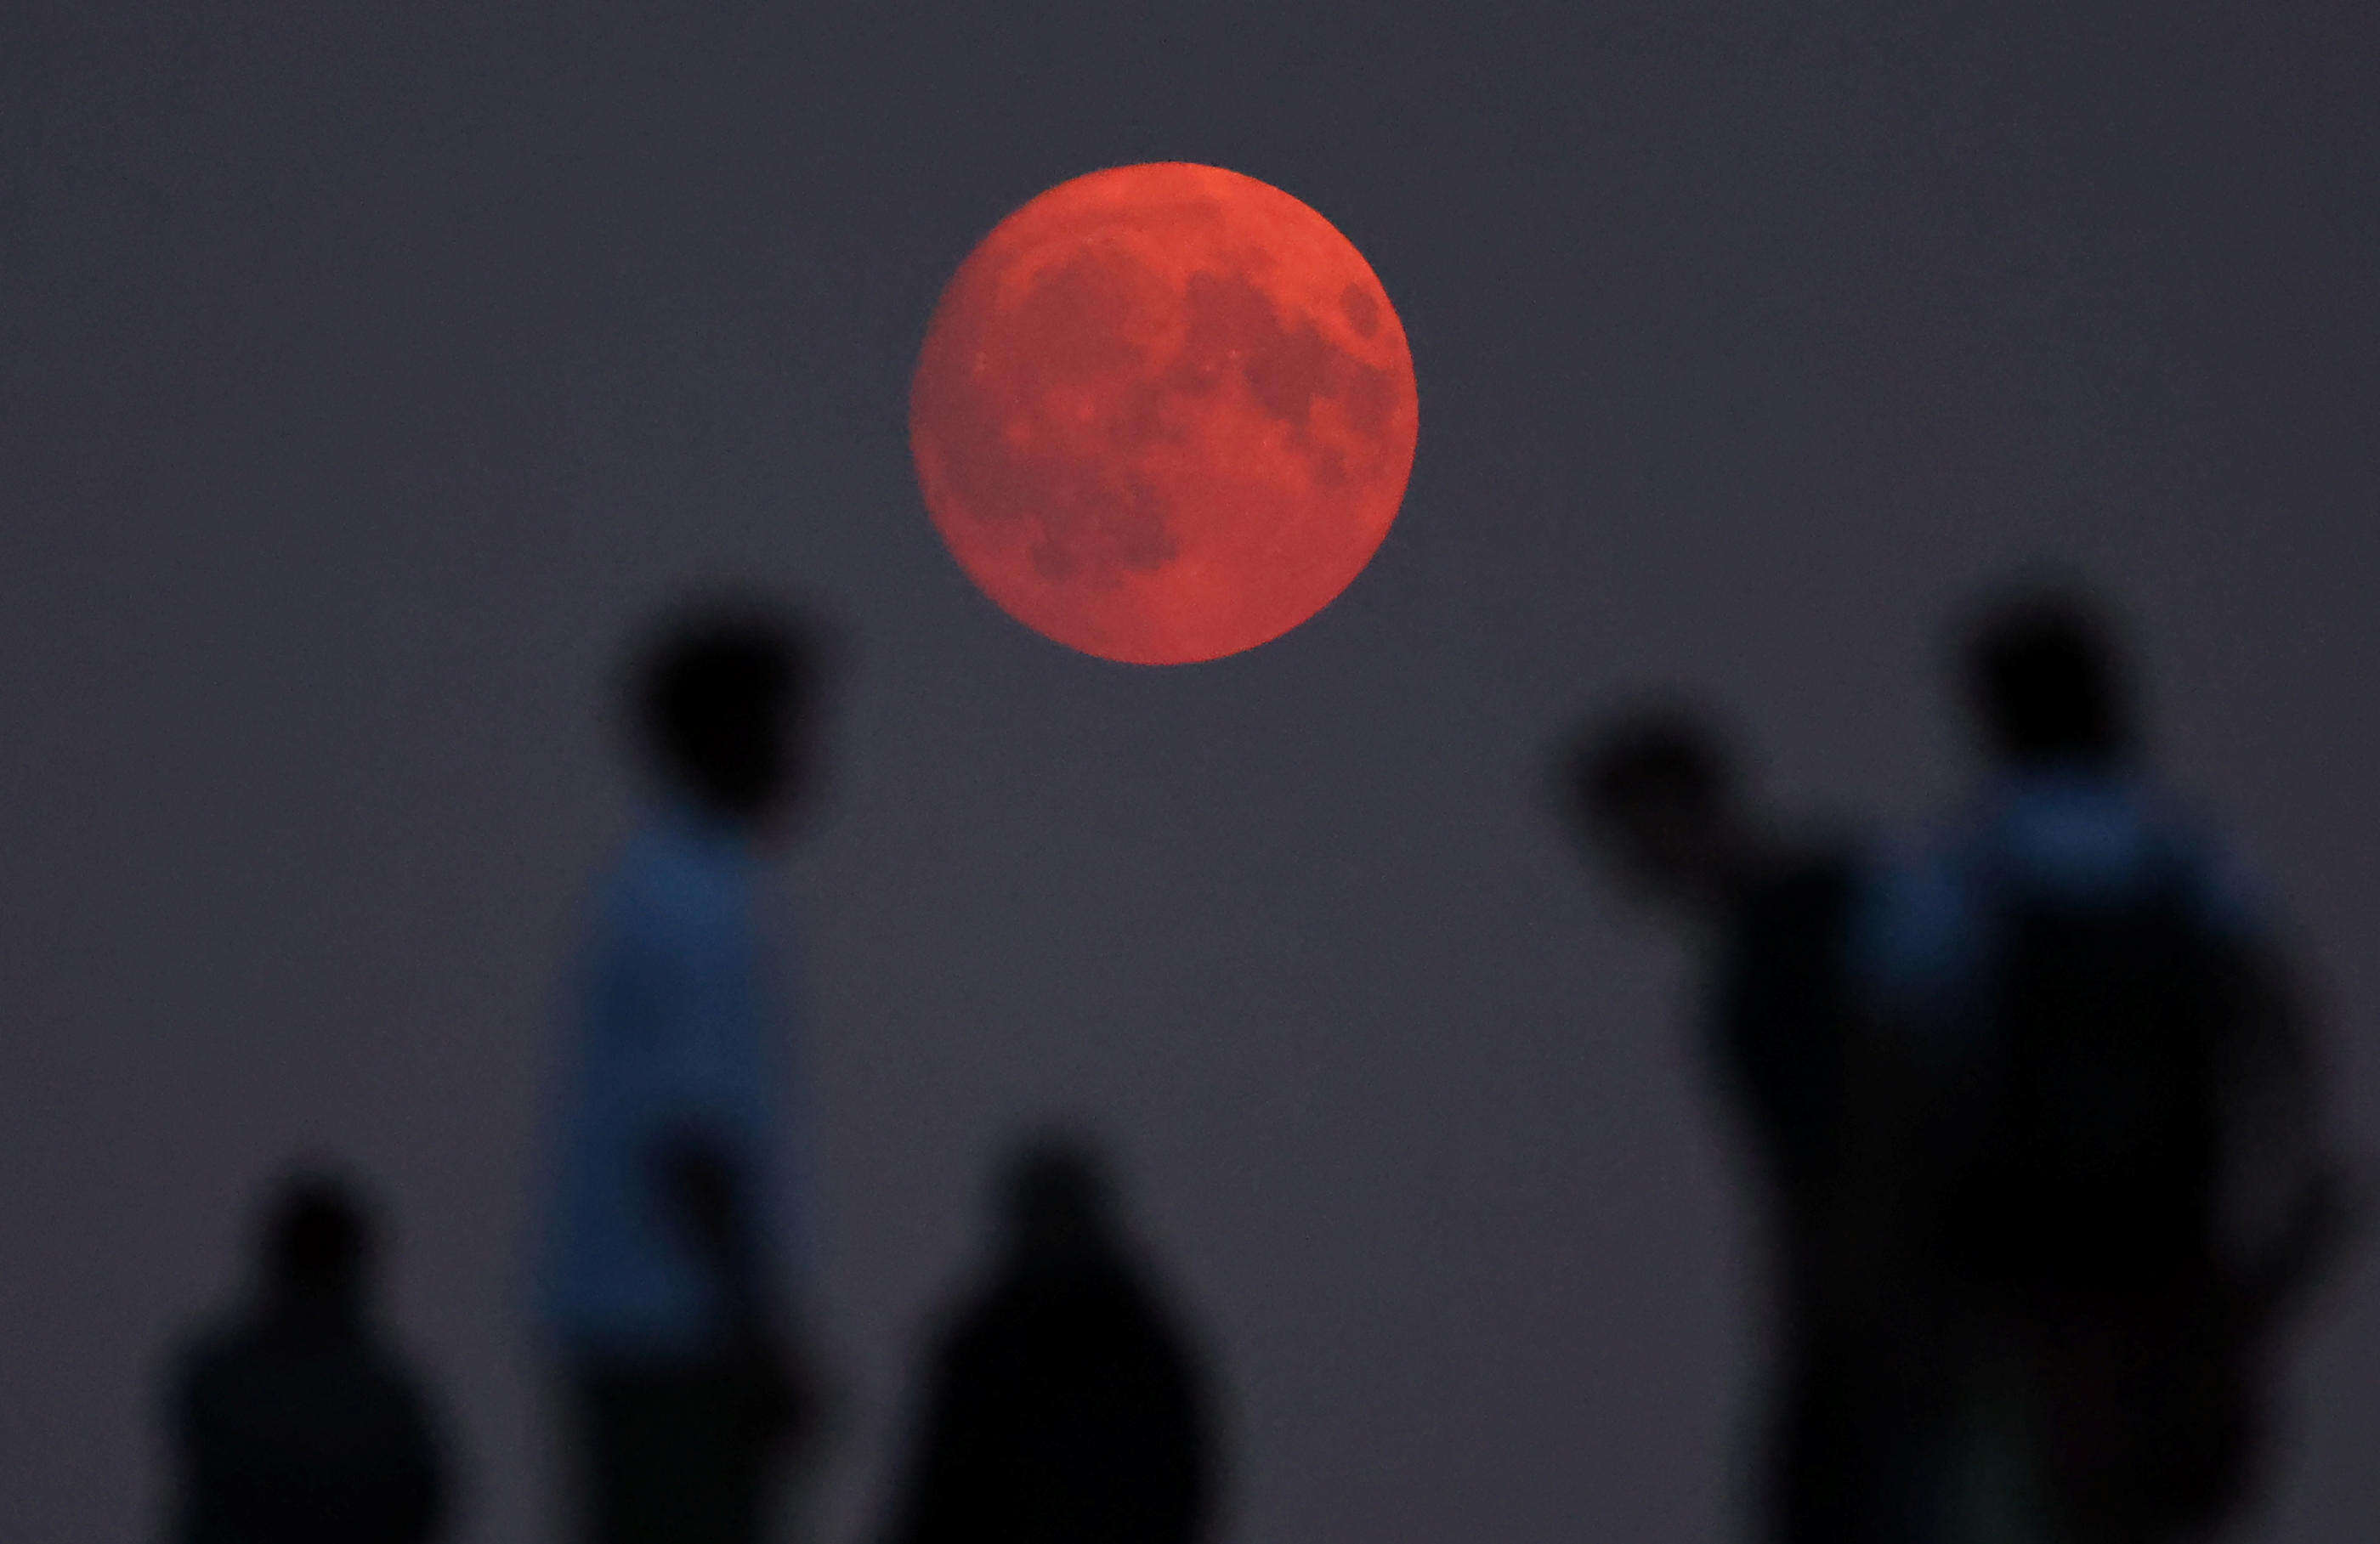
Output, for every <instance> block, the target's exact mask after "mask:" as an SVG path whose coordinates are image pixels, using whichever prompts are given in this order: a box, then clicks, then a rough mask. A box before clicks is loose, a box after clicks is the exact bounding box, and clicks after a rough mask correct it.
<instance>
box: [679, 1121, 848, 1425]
mask: <svg viewBox="0 0 2380 1544" xmlns="http://www.w3.org/2000/svg"><path fill="white" fill-rule="evenodd" d="M653 1164H654V1169H655V1181H656V1184H657V1186H658V1188H659V1189H660V1191H661V1193H662V1195H664V1196H666V1197H668V1198H669V1201H670V1205H671V1207H672V1209H673V1212H674V1215H675V1217H676V1219H677V1222H678V1224H679V1225H680V1226H681V1227H682V1228H683V1229H684V1230H685V1234H686V1237H687V1238H688V1239H689V1240H691V1241H692V1243H693V1246H694V1248H695V1250H696V1252H697V1254H698V1257H699V1258H700V1259H701V1261H702V1262H703V1265H704V1269H705V1270H706V1272H707V1273H709V1274H710V1278H711V1279H712V1280H713V1281H715V1282H717V1283H718V1284H719V1286H720V1291H721V1294H722V1297H723V1298H724V1299H725V1302H726V1308H727V1315H728V1322H729V1324H730V1326H731V1330H730V1345H729V1351H728V1355H729V1356H730V1357H732V1358H733V1359H734V1361H735V1364H736V1366H737V1367H738V1368H739V1369H744V1370H746V1371H747V1372H749V1373H750V1374H751V1375H753V1377H754V1378H755V1380H756V1381H757V1383H758V1385H759V1387H758V1390H757V1394H758V1402H759V1405H760V1410H759V1414H760V1416H761V1418H762V1419H764V1420H765V1421H767V1422H768V1423H769V1424H770V1425H771V1427H773V1428H775V1429H777V1431H778V1433H779V1435H780V1436H781V1437H782V1438H783V1440H784V1441H787V1442H789V1443H791V1444H792V1445H794V1446H796V1447H805V1446H807V1445H808V1444H809V1442H810V1441H811V1440H812V1439H813V1438H814V1437H815V1436H816V1435H817V1429H818V1426H819V1418H820V1406H821V1405H822V1403H823V1400H822V1391H821V1389H820V1384H819V1381H818V1376H817V1373H816V1371H815V1369H814V1365H813V1363H812V1361H811V1359H810V1357H808V1356H807V1354H806V1353H805V1351H804V1350H803V1348H802V1347H801V1346H800V1345H798V1344H797V1342H796V1340H795V1334H794V1331H793V1327H792V1324H791V1315H790V1314H789V1313H788V1312H787V1310H786V1306H785V1304H784V1303H783V1301H782V1298H781V1295H780V1294H779V1293H778V1291H777V1290H776V1288H775V1286H774V1285H773V1284H772V1282H771V1277H770V1274H769V1272H768V1270H767V1269H766V1267H765V1265H764V1263H763V1260H762V1254H761V1251H760V1249H759V1230H758V1228H756V1227H755V1226H754V1225H753V1220H752V1218H751V1216H750V1212H749V1207H748V1203H747V1197H746V1195H745V1193H744V1187H743V1185H742V1184H741V1182H740V1179H739V1176H738V1172H737V1169H736V1167H735V1164H733V1163H731V1162H730V1161H729V1159H728V1157H727V1154H726V1153H725V1152H724V1151H722V1147H721V1146H720V1144H719V1143H718V1142H717V1141H716V1140H712V1139H711V1138H710V1137H709V1136H707V1135H706V1134H704V1133H701V1132H699V1131H696V1130H691V1129H686V1130H681V1131H679V1132H677V1133H675V1134H674V1135H673V1136H672V1137H670V1138H668V1139H667V1140H664V1141H662V1143H660V1144H659V1146H658V1147H657V1149H656V1151H655V1152H654V1154H653Z"/></svg>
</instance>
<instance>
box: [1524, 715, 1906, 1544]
mask: <svg viewBox="0 0 2380 1544" xmlns="http://www.w3.org/2000/svg"><path fill="white" fill-rule="evenodd" d="M1561 771H1562V777H1563V781H1564V791H1565V793H1566V795H1567V797H1568V800H1569V805H1570V814H1572V816H1573V819H1574V821H1575V823H1576V828H1577V830H1578V832H1579V834H1580V835H1581V836H1582V837H1583V838H1585V845H1586V848H1587V850H1588V851H1589V853H1590V855H1591V856H1593V857H1595V858H1597V859H1600V860H1603V861H1605V862H1608V863H1609V865H1610V867H1611V868H1612V869H1613V870H1614V871H1615V872H1616V874H1617V875H1618V876H1619V877H1620V878H1621V880H1622V881H1623V882H1624V883H1625V884H1626V885H1627V886H1628V887H1629V888H1630V889H1632V890H1633V891H1634V892H1635V893H1637V894H1638V895H1640V896H1642V897H1643V898H1644V899H1646V900H1648V901H1650V902H1651V903H1653V904H1655V905H1657V906H1659V907H1661V908H1663V909H1665V910H1667V911H1670V912H1671V913H1672V914H1673V915H1674V916H1676V917H1677V918H1678V919H1679V920H1680V921H1681V922H1682V923H1685V924H1687V925H1688V926H1689V927H1690V928H1692V929H1693V930H1694V932H1695V934H1696V935H1697V941H1698V942H1699V944H1700V945H1701V953H1702V956H1703V993H1702V995H1703V1002H1702V1019H1703V1025H1704V1031H1703V1032H1704V1035H1705V1038H1706V1046H1705V1049H1706V1055H1707V1058H1708V1061H1709V1064H1710V1066H1711V1068H1712V1070H1713V1072H1714V1074H1715V1076H1716V1078H1717V1080H1718V1083H1719V1085H1720V1086H1721V1088H1722V1090H1723V1091H1724V1092H1725V1094H1726V1096H1727V1098H1728V1101H1729V1104H1730V1106H1731V1113H1732V1114H1734V1115H1735V1116H1737V1117H1739V1118H1740V1119H1741V1121H1742V1122H1743V1126H1744V1128H1746V1131H1747V1134H1748V1136H1749V1138H1750V1145H1751V1147H1752V1149H1753V1152H1754V1153H1755V1156H1756V1158H1757V1160H1758V1161H1759V1163H1760V1164H1761V1167H1762V1168H1763V1170H1764V1171H1765V1174H1764V1177H1765V1179H1766V1180H1767V1194H1766V1199H1767V1200H1768V1201H1769V1203H1770V1204H1769V1206H1768V1208H1767V1218H1766V1219H1765V1220H1766V1221H1767V1223H1768V1224H1769V1226H1770V1230H1771V1232H1772V1236H1773V1239H1774V1244H1775V1248H1776V1250H1777V1256H1778V1261H1777V1265H1778V1279H1779V1321H1780V1324H1781V1329H1782V1336H1781V1339H1782V1344H1781V1345H1780V1347H1779V1353H1780V1362H1781V1366H1780V1368H1779V1377H1778V1378H1777V1380H1776V1392H1775V1393H1774V1395H1773V1396H1772V1398H1773V1405H1772V1408H1771V1413H1770V1415H1769V1417H1768V1421H1767V1425H1768V1434H1767V1453H1766V1463H1765V1465H1764V1478H1763V1481H1762V1484H1761V1487H1760V1490H1761V1494H1760V1502H1759V1505H1760V1508H1761V1511H1762V1513H1763V1514H1764V1525H1765V1529H1766V1533H1767V1537H1769V1538H1774V1539H1779V1540H1785V1541H1790V1544H1805V1541H1806V1544H1861V1541H1864V1540H1870V1539H1876V1540H1882V1539H1895V1540H1900V1539H1904V1538H1908V1537H1910V1536H1909V1534H1908V1531H1907V1530H1908V1528H1909V1526H1910V1519H1911V1518H1912V1517H1913V1516H1915V1515H1918V1514H1922V1513H1923V1512H1924V1511H1925V1507H1926V1502H1925V1486H1926V1484H1927V1479H1926V1477H1925V1474H1924V1473H1923V1472H1922V1464H1921V1462H1920V1460H1921V1456H1922V1454H1923V1453H1924V1452H1925V1446H1926V1444H1925V1432H1926V1430H1927V1429H1928V1428H1929V1423H1930V1422H1931V1421H1932V1420H1933V1419H1934V1418H1935V1415H1936V1412H1935V1411H1934V1409H1933V1407H1932V1404H1931V1401H1930V1400H1929V1398H1928V1396H1927V1393H1926V1382H1927V1380H1926V1377H1925V1367H1924V1357H1925V1353H1926V1350H1927V1331H1926V1327H1925V1316H1924V1314H1923V1313H1922V1312H1921V1311H1920V1309H1921V1307H1922V1305H1920V1304H1918V1303H1917V1302H1915V1301H1914V1300H1913V1299H1912V1298H1911V1297H1909V1296H1908V1295H1907V1294H1906V1293H1904V1292H1902V1291H1901V1290H1900V1286H1901V1285H1902V1284H1901V1283H1900V1279H1899V1278H1898V1277H1896V1276H1895V1275H1893V1274H1892V1273H1889V1272H1888V1271H1887V1270H1886V1269H1885V1262H1886V1261H1888V1260H1889V1259H1890V1258H1891V1256H1892V1254H1893V1252H1894V1251H1893V1250H1891V1249H1890V1248H1888V1241H1887V1240H1885V1239H1884V1238H1882V1237H1881V1236H1879V1235H1878V1230H1879V1229H1881V1228H1882V1227H1883V1226H1885V1225H1886V1223H1887V1220H1888V1218H1887V1214H1886V1212H1885V1211H1884V1209H1883V1205H1882V1202H1881V1201H1880V1200H1878V1201H1876V1202H1874V1203H1872V1204H1871V1203H1869V1202H1868V1201H1867V1200H1866V1198H1865V1196H1864V1188H1863V1175H1862V1172H1861V1171H1862V1168H1863V1167H1864V1164H1865V1162H1866V1157H1865V1153H1864V1146H1863V1140H1864V1136H1865V1134H1866V1133H1867V1131H1868V1130H1869V1129H1870V1128H1874V1127H1876V1125H1877V1124H1878V1123H1877V1122H1876V1121H1874V1120H1873V1119H1870V1118H1869V1117H1868V1115H1867V1113H1866V1112H1865V1110H1864V1104H1865V1102H1867V1101H1869V1100H1870V1099H1871V1098H1872V1097H1874V1094H1875V1091H1876V1089H1877V1088H1879V1087H1881V1086H1882V1080H1879V1079H1877V1078H1876V1077H1873V1076H1871V1075H1870V1073H1869V1069H1868V1068H1866V1067H1865V1066H1864V1051H1865V1047H1866V1040H1865V1038H1864V1035H1863V1034H1862V1033H1861V1032H1860V1030H1859V1027H1858V1025H1857V1024H1856V1022H1855V1019H1854V1008H1855V1002H1854V997H1853V993H1852V983H1851V978H1850V974H1849V969H1850V961H1849V955H1848V948H1849V936H1850V926H1851V921H1852V916H1853V915H1854V911H1855V907H1856V904H1857V898H1858V897H1859V895H1860V894H1861V892H1862V888H1863V885H1864V861H1863V859H1862V856H1861V854H1860V852H1859V850H1857V848H1856V847H1855V845H1854V844H1853V843H1852V842H1851V841H1849V840H1847V839H1844V838H1840V837H1838V836H1831V835H1826V836H1804V837H1793V838H1789V837H1785V836H1781V835H1779V833H1777V832H1776V831H1773V830H1771V829H1769V828H1768V826H1767V823H1766V822H1765V821H1764V820H1762V819H1761V818H1759V817H1757V816H1755V814H1753V813H1752V812H1751V811H1750V810H1748V809H1747V808H1746V807H1745V804H1744V801H1743V795H1742V791H1741V790H1740V787H1739V784H1738V778H1737V774H1736V770H1735V765H1734V759H1733V756H1732V754H1731V753H1730V748H1729V746H1728V744H1727V742H1726V738H1725V736H1724V734H1723V733H1722V731H1721V730H1719V729H1718V727H1717V726H1716V725H1715V724H1714V723H1713V722H1712V721H1711V719H1710V718H1708V717H1707V716H1706V714H1705V713H1703V712H1701V711H1699V710H1697V709H1695V708H1694V707H1692V706H1688V705H1686V704H1684V703H1682V702H1669V703H1656V704H1646V705H1643V706H1638V707H1637V708H1635V709H1633V710H1630V711H1626V712H1622V713H1620V714H1618V715H1615V716H1614V717H1613V718H1610V719H1609V720H1608V721H1602V722H1597V723H1596V724H1592V725H1590V726H1588V728H1587V729H1586V730H1585V731H1584V733H1583V734H1582V736H1581V737H1580V738H1579V739H1577V740H1576V741H1574V742H1573V743H1572V744H1571V746H1570V747H1569V748H1568V751H1567V753H1566V755H1565V759H1564V761H1563V763H1562V768H1561Z"/></svg>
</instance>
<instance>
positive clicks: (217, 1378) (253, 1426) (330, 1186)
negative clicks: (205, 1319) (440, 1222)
mask: <svg viewBox="0 0 2380 1544" xmlns="http://www.w3.org/2000/svg"><path fill="white" fill-rule="evenodd" d="M261 1244H262V1248H261V1256H262V1258H261V1261H260V1266H261V1269H260V1276H261V1281H260V1282H259V1285H258V1290H257V1292H256V1296H255V1298H254V1300H253V1301H252V1302H250V1303H249V1304H246V1305H244V1306H243V1307H242V1308H241V1309H238V1310H237V1312H235V1313H234V1314H233V1315H231V1316H230V1317H229V1318H228V1319H227V1320H226V1321H225V1322H223V1323H221V1324H219V1325H217V1326H215V1327H213V1328H212V1329H210V1330H208V1331H207V1332H205V1333H203V1334H202V1335H200V1337H199V1338H198V1339H197V1340H196V1341H195V1342H194V1343H193V1344H192V1345H190V1346H189V1347H188V1349H187V1350H186V1351H185V1352H184V1353H183V1354H182V1356H181V1357H180V1359H179V1364H178V1366H177V1368H176V1374H175V1377H174V1381H173V1390H172V1405H171V1410H170V1421H171V1427H172V1433H173V1441H174V1444H175V1448H176V1454H177V1457H178V1458H179V1461H180V1467H181V1482H182V1490H181V1499H180V1512H179V1515H178V1517H177V1519H176V1527H175V1533H174V1537H175V1538H176V1540H177V1541H178V1544H419V1541H421V1540H425V1539H429V1538H434V1537H436V1536H437V1534H438V1533H439V1531H440V1528H441V1525H442V1523H443V1519H444V1515H445V1513H446V1510H447V1507H446V1500H447V1492H448V1480H447V1473H446V1466H445V1462H444V1459H443V1454H442V1452H441V1448H440V1443H439V1441H438V1437H437V1433H436V1432H435V1430H434V1429H433V1427H432V1425H431V1417H430V1414H429V1412H428V1410H427V1408H426V1407H425V1405H424V1403H423V1399H422V1396H421V1393H420V1392H419V1389H418V1388H417V1387H416V1385H415V1383H414V1381H413V1379H412V1377H411V1376H410V1375H409V1374H408V1372H407V1370H406V1369H405V1367H404V1365H403V1364H402V1362H400V1361H399V1360H398V1358H397V1357H396V1356H395V1353H393V1352H392V1351H391V1350H390V1349H389V1348H388V1347H387V1346H386V1345H384V1344H383V1342H382V1340H381V1338H380V1337H379V1335H378V1334H377V1333H376V1332H375V1331H374V1328H373V1326H372V1323H371V1317H370V1296H371V1278H372V1265H373V1260H372V1252H373V1238H372V1228H371V1224H370V1219H369V1218H368V1217H367V1215H366V1213H365V1212H364V1210H363V1207H362V1205H361V1203H360V1202H358V1200H356V1198H355V1197H354V1196H353V1195H352V1194H351V1193H350V1192H349V1191H348V1190H347V1189H346V1188H345V1187H344V1186H341V1185H339V1184H337V1183H335V1182H334V1181H331V1180H328V1179H322V1178H304V1179H298V1180H296V1181H293V1182H292V1183H290V1184H289V1185H287V1186H286V1187H285V1188H284V1189H283V1190H282V1191H281V1192H280V1194H278V1195H277V1196H276V1197H275V1198H274V1200H273V1206H272V1209H271V1212H270V1214H269V1215H268V1217H267V1218H266V1220H265V1225H264V1230H263V1237H262V1239H261Z"/></svg>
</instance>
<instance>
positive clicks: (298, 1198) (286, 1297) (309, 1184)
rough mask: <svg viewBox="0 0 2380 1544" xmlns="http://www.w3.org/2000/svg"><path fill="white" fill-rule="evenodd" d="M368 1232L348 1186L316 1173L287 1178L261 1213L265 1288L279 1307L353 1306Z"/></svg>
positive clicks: (368, 1252)
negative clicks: (264, 1211)
mask: <svg viewBox="0 0 2380 1544" xmlns="http://www.w3.org/2000/svg"><path fill="white" fill-rule="evenodd" d="M372 1231H373V1230H372V1224H371V1219H370V1216H369V1214H368V1213H367V1212H366V1210H365V1206H364V1203H363V1201H362V1200H361V1199H360V1198H359V1197H358V1195H357V1194H356V1192H355V1191H354V1189H353V1188H350V1187H349V1186H347V1185H346V1184H344V1183H342V1182H341V1181H339V1180H337V1179H334V1178H332V1177H330V1176H325V1175H320V1174H306V1175H300V1176H297V1177H295V1178H293V1179H290V1180H288V1181H287V1182H286V1183H285V1184H284V1185H283V1186H282V1187H281V1188H280V1189H279V1190H278V1191H277V1192H276V1193H275V1195H274V1197H273V1201H272V1203H271V1205H270V1206H269V1207H268V1209H267V1211H266V1213H265V1219H264V1229H263V1237H262V1239H261V1246H262V1251H263V1256H264V1258H263V1261H262V1262H261V1263H262V1266H263V1276H264V1281H265V1285H266V1289H267V1291H268V1293H269V1294H270V1295H271V1296H272V1297H273V1299H274V1301H275V1302H276V1303H278V1304H280V1305H282V1306H285V1307H287V1306H316V1307H330V1308H337V1309H357V1308H359V1307H360V1306H361V1305H362V1303H363V1300H364V1297H366V1295H367V1292H368V1289H369V1287H370V1277H371V1267H372V1250H373V1243H374V1240H373V1237H372Z"/></svg>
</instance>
